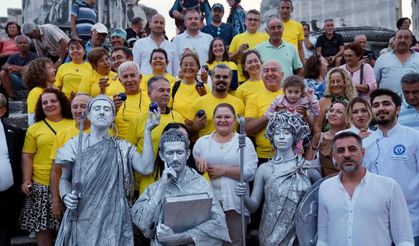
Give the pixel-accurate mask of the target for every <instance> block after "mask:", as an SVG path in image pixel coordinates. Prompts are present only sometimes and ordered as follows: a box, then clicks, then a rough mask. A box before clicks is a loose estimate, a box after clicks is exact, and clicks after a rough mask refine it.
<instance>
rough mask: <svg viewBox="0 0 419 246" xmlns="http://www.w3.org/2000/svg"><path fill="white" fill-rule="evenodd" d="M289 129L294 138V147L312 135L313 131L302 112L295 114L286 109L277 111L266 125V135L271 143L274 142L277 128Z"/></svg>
mask: <svg viewBox="0 0 419 246" xmlns="http://www.w3.org/2000/svg"><path fill="white" fill-rule="evenodd" d="M281 128H282V129H287V130H288V131H290V132H291V134H292V138H293V145H294V146H293V147H295V144H296V143H297V142H299V141H301V140H303V139H305V138H306V137H308V136H310V134H311V131H310V127H309V126H308V124H307V122H306V121H305V120H304V118H303V117H302V116H301V115H300V114H294V113H290V112H286V111H281V112H275V113H274V114H273V115H272V118H271V119H270V120H269V122H268V125H267V126H266V133H265V136H266V138H267V139H268V140H269V142H270V143H271V144H273V143H274V136H275V132H276V130H277V129H281Z"/></svg>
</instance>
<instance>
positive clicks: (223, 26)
mask: <svg viewBox="0 0 419 246" xmlns="http://www.w3.org/2000/svg"><path fill="white" fill-rule="evenodd" d="M223 16H224V7H223V5H222V4H221V3H215V4H214V5H212V21H211V23H209V24H207V25H206V26H204V27H203V28H202V30H201V31H202V32H204V33H208V34H209V35H211V36H212V37H213V38H217V37H219V38H221V39H222V40H223V41H224V43H225V44H226V45H227V46H229V45H230V43H231V40H232V39H233V37H234V30H233V26H232V25H230V24H227V23H223V22H222V20H223Z"/></svg>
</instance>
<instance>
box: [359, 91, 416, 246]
mask: <svg viewBox="0 0 419 246" xmlns="http://www.w3.org/2000/svg"><path fill="white" fill-rule="evenodd" d="M370 99H371V107H372V114H373V117H374V120H375V122H376V123H377V127H378V129H377V130H376V131H375V132H373V133H372V135H373V139H372V140H374V141H371V143H370V144H369V145H367V146H365V150H366V152H367V153H368V154H367V155H365V157H364V160H363V164H364V166H365V167H366V168H367V169H368V171H370V172H372V173H376V174H380V175H383V176H387V177H390V178H393V179H394V180H395V181H396V182H397V183H399V185H400V186H401V188H402V191H403V193H404V197H405V198H406V202H407V207H408V208H409V212H410V220H411V222H412V226H413V236H414V237H415V245H416V246H418V245H419V192H418V190H419V141H418V139H419V131H417V130H415V129H413V128H410V127H407V126H403V125H401V124H399V123H398V120H397V117H398V115H399V113H400V106H401V103H402V99H401V98H400V96H399V95H397V94H396V93H395V92H393V91H391V90H389V89H378V90H375V91H374V92H372V93H371V97H370ZM377 245H378V244H377ZM379 245H384V244H379Z"/></svg>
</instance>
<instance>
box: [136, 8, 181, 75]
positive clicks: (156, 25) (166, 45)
mask: <svg viewBox="0 0 419 246" xmlns="http://www.w3.org/2000/svg"><path fill="white" fill-rule="evenodd" d="M149 25H150V30H151V33H150V35H149V36H148V37H145V38H142V39H138V40H137V41H136V42H135V43H134V48H132V53H133V55H134V62H135V63H137V64H138V66H139V67H140V71H141V73H142V74H151V73H152V72H153V69H152V68H151V64H150V57H151V52H152V51H153V50H154V49H157V48H162V49H164V50H165V51H166V53H167V58H168V60H169V62H168V64H167V72H168V73H170V74H173V75H174V76H176V75H177V73H178V70H179V57H178V54H177V52H176V47H175V46H174V45H173V44H172V43H171V42H169V41H167V40H166V39H165V38H164V28H165V19H164V17H163V15H161V14H155V15H153V17H151V20H150V22H149Z"/></svg>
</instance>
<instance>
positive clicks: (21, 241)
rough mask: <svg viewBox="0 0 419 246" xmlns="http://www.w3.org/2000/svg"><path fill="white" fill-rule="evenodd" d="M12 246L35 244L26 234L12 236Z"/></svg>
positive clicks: (32, 245)
mask: <svg viewBox="0 0 419 246" xmlns="http://www.w3.org/2000/svg"><path fill="white" fill-rule="evenodd" d="M12 246H36V240H35V239H32V238H29V237H28V235H22V236H16V237H13V238H12Z"/></svg>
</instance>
